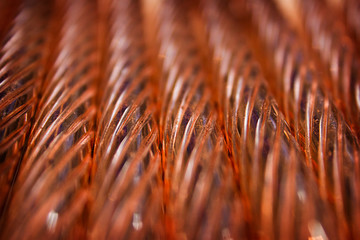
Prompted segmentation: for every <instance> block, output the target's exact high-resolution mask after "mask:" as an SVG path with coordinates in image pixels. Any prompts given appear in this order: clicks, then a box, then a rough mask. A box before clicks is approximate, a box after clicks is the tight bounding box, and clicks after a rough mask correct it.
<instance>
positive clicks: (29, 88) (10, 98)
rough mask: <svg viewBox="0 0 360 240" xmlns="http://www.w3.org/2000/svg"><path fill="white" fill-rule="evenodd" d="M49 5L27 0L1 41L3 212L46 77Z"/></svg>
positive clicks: (0, 196)
mask: <svg viewBox="0 0 360 240" xmlns="http://www.w3.org/2000/svg"><path fill="white" fill-rule="evenodd" d="M3 4H4V5H5V3H3ZM49 7H50V4H49V3H43V2H41V1H25V2H24V3H23V4H22V6H21V8H20V9H19V13H18V14H17V16H16V18H15V20H14V23H13V25H12V27H11V30H10V31H9V32H8V34H7V35H6V37H5V39H4V42H3V44H2V45H1V50H0V186H1V187H0V216H2V214H3V210H4V205H5V202H6V199H7V198H8V193H9V191H10V188H11V185H12V182H13V180H14V177H15V174H16V171H17V167H18V165H19V163H20V160H21V157H22V156H23V152H24V150H25V148H26V139H27V137H28V134H29V130H30V127H31V123H32V120H33V117H34V113H35V110H36V106H37V103H38V94H39V91H40V88H41V83H42V81H43V78H44V70H45V69H44V63H45V61H46V60H47V59H48V54H49V51H48V47H49V46H48V45H49V38H47V34H48V20H49V17H50V15H49Z"/></svg>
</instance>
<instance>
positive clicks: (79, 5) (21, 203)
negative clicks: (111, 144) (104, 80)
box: [4, 0, 99, 239]
mask: <svg viewBox="0 0 360 240" xmlns="http://www.w3.org/2000/svg"><path fill="white" fill-rule="evenodd" d="M94 3H95V2H94V1H85V0H76V1H58V2H56V4H55V5H54V8H56V14H54V15H53V18H52V26H53V27H54V28H55V29H54V30H56V31H57V33H56V34H57V37H56V39H57V40H58V41H57V44H56V47H55V48H54V49H52V59H53V60H52V62H51V64H50V65H51V66H50V69H49V71H48V72H47V77H46V80H45V82H44V84H43V91H42V96H41V100H40V103H39V106H38V111H37V113H36V117H35V123H34V126H33V127H32V130H31V134H30V138H29V143H28V146H27V151H26V153H25V156H24V159H23V162H22V165H21V168H20V173H19V176H18V179H17V182H16V184H15V187H14V194H13V199H12V202H11V204H10V209H9V214H8V216H9V217H8V219H7V225H6V226H7V227H6V229H5V234H4V237H5V238H7V239H35V238H36V239H40V238H41V239H49V238H54V237H56V238H70V237H71V238H83V237H84V236H85V233H86V221H87V219H86V205H87V203H88V201H89V197H90V194H89V191H88V189H87V188H88V182H89V175H90V168H91V165H92V145H93V139H94V131H93V128H94V123H95V122H94V121H95V113H96V107H95V94H96V91H95V90H96V89H95V83H96V82H97V80H98V74H99V52H98V49H97V27H96V25H97V20H96V9H95V5H94ZM31 22H32V21H31ZM29 23H30V22H29ZM19 229H21V231H19Z"/></svg>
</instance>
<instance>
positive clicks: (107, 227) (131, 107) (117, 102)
mask: <svg viewBox="0 0 360 240" xmlns="http://www.w3.org/2000/svg"><path fill="white" fill-rule="evenodd" d="M140 8H141V6H140V4H139V1H120V2H119V1H109V2H108V5H107V6H105V7H104V9H102V14H103V20H104V22H103V24H104V29H107V30H108V33H107V34H106V37H105V41H106V42H107V44H106V47H107V49H106V53H105V60H104V63H105V66H106V68H105V72H104V78H103V81H102V82H101V83H100V87H101V88H102V89H103V91H102V96H101V98H100V99H101V100H100V105H99V109H100V112H99V113H100V119H99V125H98V130H97V134H96V135H97V136H96V143H95V150H94V151H95V163H96V165H97V168H96V172H95V178H94V183H93V186H94V189H93V190H94V200H95V201H94V204H93V207H92V211H91V215H90V233H91V235H90V236H91V238H92V239H104V238H110V239H118V238H121V239H140V238H145V236H146V237H149V238H153V239H159V238H163V237H164V228H163V224H164V223H163V218H162V216H161V213H162V203H163V191H162V189H163V185H162V183H161V175H160V174H161V171H160V170H161V155H160V151H159V147H158V144H159V131H158V125H157V122H156V120H155V111H156V105H155V98H156V97H155V89H154V83H153V82H152V78H153V72H154V71H153V69H152V67H151V65H150V63H149V54H148V53H147V51H146V48H145V43H144V35H143V27H142V21H143V20H142V16H141V9H140Z"/></svg>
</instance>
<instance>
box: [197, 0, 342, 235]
mask: <svg viewBox="0 0 360 240" xmlns="http://www.w3.org/2000/svg"><path fill="white" fill-rule="evenodd" d="M204 8H205V10H204V11H205V14H204V15H205V19H206V20H207V27H208V31H209V45H210V46H211V48H212V50H213V51H212V52H213V59H214V69H216V70H217V71H216V74H217V76H218V78H217V80H216V83H217V85H219V86H220V87H219V88H218V89H219V91H220V96H221V99H220V102H221V105H222V109H223V111H224V120H225V131H226V135H227V138H228V141H229V142H228V144H229V147H230V149H231V150H232V153H233V156H234V158H235V163H236V166H237V167H238V168H239V174H240V177H239V179H240V184H241V186H242V187H243V188H244V189H245V191H246V192H247V194H248V196H249V198H250V205H252V206H251V209H252V210H253V214H254V216H255V217H254V220H253V222H252V225H251V226H254V227H255V230H256V231H257V232H258V235H259V237H260V238H264V237H265V236H266V237H267V238H269V239H294V238H296V237H299V239H307V238H311V237H315V236H314V229H312V227H313V225H314V224H320V225H321V226H322V227H323V228H324V231H325V232H324V235H323V236H322V237H324V238H325V237H326V235H327V236H332V238H333V239H336V238H337V233H336V229H334V222H332V221H331V220H330V221H329V219H327V217H325V216H330V215H331V213H330V212H329V211H328V209H327V208H326V207H325V206H326V204H324V202H323V201H321V200H320V199H319V194H318V193H317V191H316V190H315V189H314V184H315V182H314V179H313V178H312V177H311V173H310V172H309V169H308V168H307V167H306V162H305V157H304V155H303V154H302V153H301V150H300V148H299V146H298V144H297V143H296V141H295V138H294V137H293V136H292V135H291V132H290V129H289V127H288V124H287V123H286V121H285V119H284V117H283V115H282V114H281V113H280V111H279V109H278V107H277V103H276V101H275V99H274V98H273V97H272V96H271V94H270V90H269V88H268V86H267V84H266V82H265V81H264V78H263V76H262V73H261V71H260V69H259V66H258V65H257V64H256V60H255V59H254V57H253V54H252V52H251V51H250V50H249V48H248V46H247V44H246V43H245V41H244V40H243V39H242V37H241V30H238V29H237V28H236V24H235V22H234V20H233V19H232V18H231V17H229V13H228V10H226V5H225V4H222V3H221V2H220V1H216V0H215V1H206V2H205V7H204ZM295 178H296V179H297V180H295ZM314 190H315V191H314ZM299 193H301V194H299ZM280 196H282V197H280ZM305 199H306V200H305ZM295 212H297V214H294V213H295ZM319 212H320V213H319ZM317 213H319V215H317ZM315 222H316V223H315Z"/></svg>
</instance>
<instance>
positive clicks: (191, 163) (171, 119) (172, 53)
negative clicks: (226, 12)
mask: <svg viewBox="0 0 360 240" xmlns="http://www.w3.org/2000/svg"><path fill="white" fill-rule="evenodd" d="M176 3H177V4H176ZM185 12H187V10H186V7H185V6H182V4H181V3H180V2H176V1H166V2H164V3H163V5H162V7H161V10H160V13H159V14H160V17H159V20H160V26H159V34H158V38H159V41H160V52H159V56H160V61H161V74H162V75H161V82H160V89H161V94H162V102H161V103H162V104H161V113H160V128H161V133H162V150H163V161H164V162H163V165H164V171H165V172H164V181H165V191H166V192H165V199H164V200H165V202H164V204H165V208H166V212H165V214H166V220H167V223H166V226H167V237H169V238H175V239H179V238H182V237H185V238H189V239H197V238H205V239H219V238H226V237H233V238H236V239H238V238H244V237H246V236H247V235H248V234H249V233H248V229H246V228H245V224H246V222H245V221H246V220H247V214H246V212H245V211H246V210H247V209H244V206H243V203H242V201H241V199H240V195H239V192H238V190H237V188H236V185H235V179H234V177H233V169H232V167H231V159H229V158H228V156H227V153H226V149H225V145H224V144H225V143H224V139H223V135H222V133H221V131H220V126H219V119H218V116H217V111H216V109H215V106H214V101H213V99H211V89H210V87H209V85H208V79H207V74H206V72H205V66H204V65H203V62H202V56H201V51H200V48H201V46H200V45H198V44H197V41H196V38H195V35H194V28H193V23H192V21H191V18H190V16H189V15H188V14H183V13H185Z"/></svg>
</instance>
